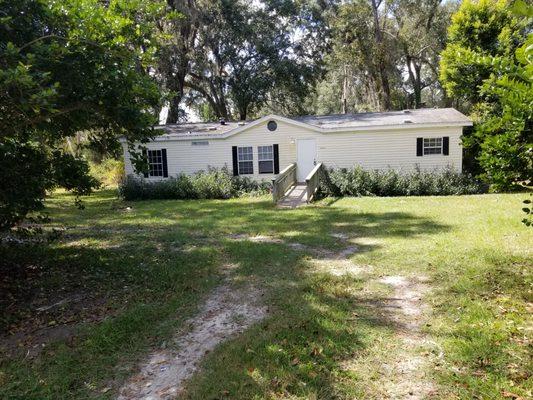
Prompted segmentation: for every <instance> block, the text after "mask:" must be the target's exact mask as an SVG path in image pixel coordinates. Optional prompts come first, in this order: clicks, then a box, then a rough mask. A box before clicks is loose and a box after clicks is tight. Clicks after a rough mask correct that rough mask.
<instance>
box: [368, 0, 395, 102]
mask: <svg viewBox="0 0 533 400" xmlns="http://www.w3.org/2000/svg"><path fill="white" fill-rule="evenodd" d="M371 3H372V14H373V16H374V38H375V40H376V47H377V49H378V52H377V60H378V70H379V77H380V90H379V94H380V96H379V97H380V108H381V109H382V110H390V109H391V108H392V103H391V95H390V83H389V74H388V72H387V64H386V62H385V59H386V58H385V54H384V48H383V47H384V46H383V32H382V31H381V27H380V26H379V5H380V4H381V0H379V1H378V2H377V1H376V0H372V1H371Z"/></svg>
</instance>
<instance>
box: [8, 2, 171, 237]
mask: <svg viewBox="0 0 533 400" xmlns="http://www.w3.org/2000/svg"><path fill="white" fill-rule="evenodd" d="M163 6H164V4H163V3H161V2H158V1H153V2H143V1H140V0H135V1H125V0H112V1H110V2H108V3H107V4H105V5H104V4H103V3H101V2H99V1H97V0H66V1H62V2H55V1H48V0H41V1H32V0H21V1H16V2H13V1H0V15H1V16H2V24H0V111H1V113H2V118H1V119H0V132H1V133H0V135H1V139H2V143H9V144H8V145H7V146H9V148H10V150H9V151H10V154H20V155H22V154H26V155H27V154H29V153H30V152H33V153H34V154H38V156H36V157H34V158H33V159H32V161H31V165H29V166H25V167H21V166H20V163H19V162H11V163H8V162H6V160H2V161H3V162H4V165H3V167H4V168H3V169H2V174H5V176H6V177H9V176H11V177H12V179H15V177H18V180H17V181H16V182H17V185H18V186H19V187H18V188H16V189H15V190H16V192H13V193H12V194H11V195H7V194H6V195H4V201H5V202H8V203H3V204H2V205H1V206H0V207H1V208H2V213H4V212H5V213H6V214H11V215H15V214H16V215H17V217H16V218H7V219H5V220H4V221H3V224H2V226H3V227H4V228H5V227H8V225H9V223H11V224H12V223H16V222H18V221H20V219H21V218H23V217H24V214H25V213H27V212H30V211H33V210H37V209H39V208H40V207H41V204H42V198H43V196H44V193H45V191H46V190H47V189H50V188H52V187H54V186H57V185H60V186H63V187H65V188H66V189H68V190H72V191H74V192H75V193H78V194H88V193H89V192H90V191H91V188H94V187H96V186H97V182H96V180H94V179H92V178H90V175H89V169H88V166H87V164H86V162H85V161H84V160H83V159H82V158H79V157H77V158H75V157H74V156H72V155H69V154H68V153H67V152H64V151H63V150H60V149H61V148H62V144H63V143H64V141H65V140H66V139H68V138H70V137H72V136H74V135H75V134H76V133H77V132H79V131H89V132H91V134H90V135H89V138H90V143H94V144H95V146H96V147H97V148H99V149H100V150H102V146H104V147H106V146H111V147H112V146H113V145H114V144H116V141H117V137H118V136H124V137H125V138H126V139H127V140H128V141H129V142H142V141H145V140H146V139H147V138H148V137H150V136H151V135H152V130H151V126H152V125H153V123H154V122H156V119H155V116H154V115H153V112H152V110H153V109H154V108H155V107H157V105H158V103H159V90H158V88H157V85H156V83H155V81H154V79H153V78H152V77H151V76H150V74H149V73H148V67H149V65H150V62H151V60H152V59H153V55H154V46H155V44H156V42H157V37H155V35H154V34H153V32H154V29H153V26H154V23H155V19H156V17H157V16H158V15H159V14H160V12H161V11H162V10H163V8H162V7H163ZM106 143H107V145H106ZM17 146H19V147H20V148H19V149H16V148H15V147H17ZM4 149H5V148H4ZM3 183H4V185H3V186H2V187H1V188H0V189H1V190H0V191H1V192H2V194H3V193H4V192H6V191H12V190H14V189H13V188H12V186H10V185H9V179H5V180H3ZM24 186H27V187H26V188H24ZM15 193H18V195H15ZM28 196H29V197H28ZM19 203H20V204H19ZM9 210H18V211H17V212H16V213H15V214H12V212H11V211H9ZM7 221H10V222H9V223H7ZM6 224H7V225H6Z"/></svg>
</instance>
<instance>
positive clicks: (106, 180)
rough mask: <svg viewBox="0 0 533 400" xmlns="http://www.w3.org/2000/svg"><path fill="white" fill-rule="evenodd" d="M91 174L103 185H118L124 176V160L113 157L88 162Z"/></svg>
mask: <svg viewBox="0 0 533 400" xmlns="http://www.w3.org/2000/svg"><path fill="white" fill-rule="evenodd" d="M89 166H90V171H91V175H92V176H93V177H94V178H96V179H97V180H98V181H99V182H100V183H101V184H102V185H104V186H114V185H118V184H119V183H120V182H121V180H122V178H123V177H124V161H122V160H115V159H113V158H107V159H104V160H103V161H102V162H100V163H93V162H91V163H89Z"/></svg>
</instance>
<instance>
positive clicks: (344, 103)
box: [341, 65, 348, 114]
mask: <svg viewBox="0 0 533 400" xmlns="http://www.w3.org/2000/svg"><path fill="white" fill-rule="evenodd" d="M347 97H348V66H347V65H345V66H344V78H343V81H342V104H341V113H342V114H346V113H347V112H348V99H347Z"/></svg>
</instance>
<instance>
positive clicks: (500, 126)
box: [441, 0, 533, 191]
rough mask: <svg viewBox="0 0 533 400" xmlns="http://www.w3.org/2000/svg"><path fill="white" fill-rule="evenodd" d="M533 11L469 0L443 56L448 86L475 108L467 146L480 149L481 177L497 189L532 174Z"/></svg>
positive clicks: (517, 4)
mask: <svg viewBox="0 0 533 400" xmlns="http://www.w3.org/2000/svg"><path fill="white" fill-rule="evenodd" d="M532 9H533V7H532V6H530V5H527V4H526V3H524V2H523V1H516V2H514V3H513V7H510V2H509V1H503V0H499V1H496V0H482V1H479V2H471V1H466V2H464V3H463V4H462V6H461V7H460V9H459V11H458V12H457V13H456V14H455V15H454V16H453V23H452V25H451V27H450V30H449V43H448V46H447V47H446V49H445V50H444V52H443V53H442V61H441V80H442V82H443V84H444V86H445V87H446V89H447V90H448V92H449V93H450V94H451V95H453V96H455V97H456V98H457V99H460V100H463V101H465V102H467V103H469V104H471V106H472V116H473V118H474V120H475V121H476V122H477V124H476V126H475V129H474V133H473V134H472V135H471V136H468V137H465V140H464V143H465V145H466V147H467V149H476V150H478V155H477V159H478V161H479V164H480V167H481V169H482V170H483V173H482V174H481V177H482V178H483V179H484V180H485V181H486V182H488V183H490V184H491V185H492V188H493V189H494V190H497V191H501V190H511V189H517V188H520V184H521V182H527V181H528V180H530V179H531V177H532V176H533V134H532V126H533V123H532V117H533V86H532V83H533V82H532V79H533V35H532V34H531V33H529V32H530V31H531V16H530V14H531V10H532Z"/></svg>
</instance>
